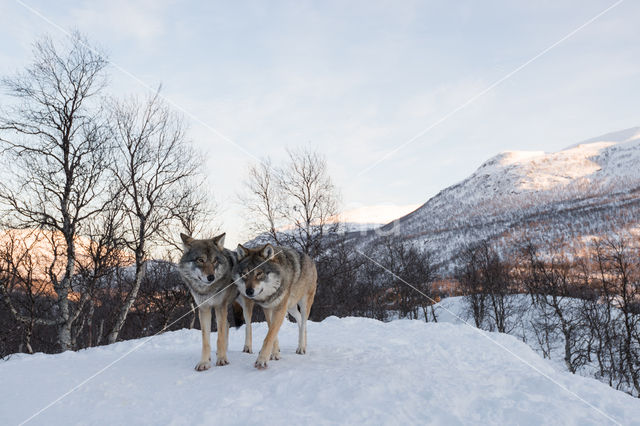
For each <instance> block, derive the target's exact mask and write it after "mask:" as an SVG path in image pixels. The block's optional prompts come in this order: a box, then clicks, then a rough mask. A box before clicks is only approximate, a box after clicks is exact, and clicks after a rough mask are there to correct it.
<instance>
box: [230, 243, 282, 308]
mask: <svg viewBox="0 0 640 426" xmlns="http://www.w3.org/2000/svg"><path fill="white" fill-rule="evenodd" d="M236 254H237V255H238V264H237V265H236V266H235V267H234V268H233V280H234V282H235V284H236V286H238V290H239V291H240V293H241V294H243V295H245V296H246V297H248V298H250V299H253V300H255V301H258V302H260V301H266V300H268V299H270V298H271V297H272V296H274V295H275V293H276V292H277V291H278V289H280V284H281V270H280V269H281V268H280V265H279V264H278V263H277V262H276V261H275V255H276V253H275V248H274V247H273V246H272V245H271V244H267V245H265V246H264V247H262V248H259V249H247V248H245V247H243V246H242V245H238V248H237V250H236Z"/></svg>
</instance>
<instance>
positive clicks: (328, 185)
mask: <svg viewBox="0 0 640 426" xmlns="http://www.w3.org/2000/svg"><path fill="white" fill-rule="evenodd" d="M288 154H289V163H288V164H287V166H286V167H285V168H284V169H282V170H281V172H280V173H279V174H278V176H279V178H280V179H279V186H280V188H281V191H282V193H283V194H284V199H285V209H284V212H283V214H284V217H285V220H286V221H287V222H288V223H290V224H291V225H293V226H294V229H293V230H292V231H291V232H287V233H285V234H284V237H286V239H287V243H288V244H289V245H293V246H296V247H298V248H299V249H300V250H302V251H303V252H305V253H307V254H308V255H310V256H312V257H315V256H317V255H318V253H319V252H320V249H321V244H322V240H323V238H324V237H325V236H326V235H327V234H330V233H332V232H336V231H337V229H338V223H337V221H336V216H337V214H338V196H337V191H336V188H335V186H334V185H333V183H332V181H331V178H330V177H329V170H328V169H327V161H326V159H325V158H324V157H323V156H322V155H320V153H318V152H316V151H311V150H308V149H297V150H288Z"/></svg>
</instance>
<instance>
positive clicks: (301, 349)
mask: <svg viewBox="0 0 640 426" xmlns="http://www.w3.org/2000/svg"><path fill="white" fill-rule="evenodd" d="M296 353H297V354H298V355H304V354H306V353H307V349H306V348H298V349H296Z"/></svg>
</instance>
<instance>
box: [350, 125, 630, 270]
mask: <svg viewBox="0 0 640 426" xmlns="http://www.w3.org/2000/svg"><path fill="white" fill-rule="evenodd" d="M639 163H640V127H635V128H632V129H626V130H623V131H619V132H614V133H610V134H607V135H602V136H600V137H597V138H593V139H590V140H588V141H583V142H581V143H579V144H576V145H573V146H571V147H568V148H566V149H564V150H561V151H558V152H550V153H549V152H543V151H505V152H502V153H500V154H498V155H496V156H494V157H492V158H490V159H488V160H487V161H485V162H484V163H483V164H482V165H481V166H480V167H479V168H478V169H477V170H476V171H475V172H474V173H473V174H471V175H470V176H469V177H468V178H466V179H465V180H463V181H462V182H459V183H457V184H455V185H452V186H450V187H448V188H446V189H444V190H442V191H440V192H439V193H438V194H437V195H435V196H434V197H432V198H431V199H429V200H428V201H427V202H426V203H425V204H423V205H422V206H421V207H420V208H418V209H417V210H415V211H414V212H412V213H410V214H408V215H406V216H404V217H402V218H400V219H399V220H398V221H397V222H396V223H395V224H388V225H385V226H384V227H383V228H382V230H383V231H385V232H389V231H390V230H392V229H395V230H396V231H398V232H399V233H400V234H401V235H403V236H404V237H405V239H406V241H407V242H409V243H411V244H416V245H421V246H422V247H424V248H425V249H427V250H428V251H430V252H431V253H433V254H434V257H433V259H434V261H435V263H436V265H437V266H438V267H443V268H447V267H451V266H452V265H453V263H454V262H455V257H456V255H457V253H458V252H459V251H460V250H461V249H463V248H465V247H466V246H468V245H473V244H475V243H477V242H479V241H482V240H485V239H494V240H498V239H503V240H504V241H507V240H509V239H510V238H518V237H519V236H520V235H522V234H527V235H528V236H529V237H530V238H532V239H533V240H535V239H540V240H544V241H553V240H554V239H560V238H563V239H564V240H565V241H567V240H570V239H571V238H572V237H573V236H574V235H573V234H572V233H575V236H576V237H579V236H580V235H607V233H608V232H612V231H620V230H621V229H623V228H625V227H626V228H633V227H636V226H637V220H635V219H634V218H637V217H638V211H639V210H640V198H638V192H640V168H639V167H638V164H639ZM612 217H617V218H620V221H619V222H618V223H616V224H614V222H612V221H611V218H612ZM612 228H615V229H612ZM376 238H377V235H376V234H375V233H369V234H367V235H366V236H365V238H363V241H362V243H361V245H362V246H363V247H364V246H365V245H366V244H367V242H370V241H373V240H375V239H376ZM367 239H368V241H367ZM504 244H505V245H508V244H507V243H504ZM452 261H453V262H452ZM441 272H442V273H444V274H447V273H449V272H451V271H450V270H444V271H441Z"/></svg>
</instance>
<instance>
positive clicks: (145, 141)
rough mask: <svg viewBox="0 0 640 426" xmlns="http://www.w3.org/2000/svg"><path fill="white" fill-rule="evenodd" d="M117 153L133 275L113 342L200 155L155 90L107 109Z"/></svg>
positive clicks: (184, 199) (188, 199) (188, 198)
mask: <svg viewBox="0 0 640 426" xmlns="http://www.w3.org/2000/svg"><path fill="white" fill-rule="evenodd" d="M112 125H113V129H114V139H115V142H116V145H117V157H116V163H115V168H114V174H115V176H116V179H117V181H118V184H119V186H120V188H121V189H122V191H123V192H124V194H125V197H124V199H125V201H124V205H125V217H126V220H125V223H126V231H127V236H126V244H127V246H128V248H129V249H130V250H131V251H132V252H133V254H134V258H135V277H134V279H133V283H132V285H131V288H130V290H129V291H128V293H127V294H126V295H125V297H124V301H123V303H122V305H121V307H120V309H119V312H118V314H117V316H116V319H115V323H114V325H113V327H112V328H111V331H110V333H109V336H108V341H109V343H112V342H115V341H116V340H117V339H118V335H119V333H120V330H121V329H122V326H123V325H124V323H125V320H126V318H127V314H128V313H129V310H130V309H131V307H132V306H133V304H134V301H135V299H136V296H137V294H138V291H139V289H140V285H141V283H142V280H143V278H144V274H145V268H146V261H147V259H148V257H149V252H150V248H151V245H152V243H154V242H157V240H158V239H159V238H161V236H162V231H163V229H165V227H167V226H170V224H171V223H172V221H173V220H174V219H175V218H176V212H177V211H178V210H179V209H185V208H186V209H187V210H190V209H195V208H196V207H197V206H194V205H192V204H190V203H193V202H194V200H195V202H196V204H197V201H198V200H199V199H198V198H193V196H192V192H193V189H192V188H193V185H190V184H189V183H190V181H191V180H192V179H193V178H194V177H195V176H196V175H197V174H198V170H199V167H200V164H201V160H200V158H199V157H198V156H197V155H196V154H195V152H194V151H193V149H192V148H191V147H190V145H189V143H188V141H187V138H186V133H185V125H184V122H183V119H182V118H181V117H180V116H179V115H177V114H176V113H174V112H173V111H172V110H171V109H170V108H169V106H168V105H166V103H164V102H163V101H162V100H161V98H160V97H159V94H158V93H156V94H155V95H154V96H152V97H150V98H148V99H147V100H146V101H144V102H140V101H139V100H137V99H135V98H130V99H129V100H126V101H121V102H114V104H113V111H112Z"/></svg>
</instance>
